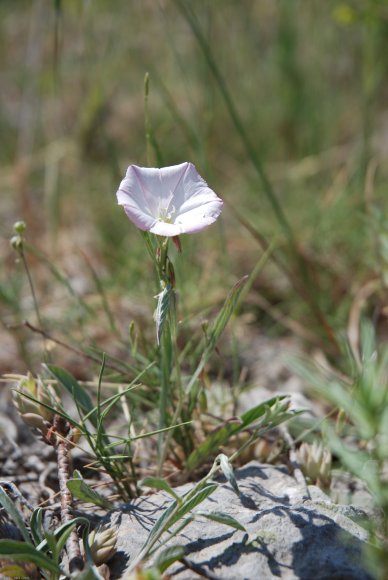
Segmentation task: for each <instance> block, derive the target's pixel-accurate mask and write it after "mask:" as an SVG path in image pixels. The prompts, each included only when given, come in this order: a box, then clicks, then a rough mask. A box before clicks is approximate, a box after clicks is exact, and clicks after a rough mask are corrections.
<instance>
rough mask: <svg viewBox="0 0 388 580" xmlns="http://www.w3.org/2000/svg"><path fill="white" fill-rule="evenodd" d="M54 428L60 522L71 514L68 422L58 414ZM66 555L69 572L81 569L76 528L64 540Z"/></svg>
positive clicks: (82, 563)
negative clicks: (59, 495) (59, 496)
mask: <svg viewBox="0 0 388 580" xmlns="http://www.w3.org/2000/svg"><path fill="white" fill-rule="evenodd" d="M54 428H55V432H56V442H55V448H56V451H57V463H58V479H59V490H60V494H61V521H62V524H65V523H67V522H69V521H70V520H71V519H72V516H71V504H72V496H71V493H70V491H69V489H68V487H67V482H68V480H69V478H70V454H69V451H70V448H71V443H70V441H69V440H68V439H67V435H68V433H69V428H70V426H69V424H68V423H67V421H65V420H64V419H63V418H62V417H60V416H59V415H55V417H54ZM66 551H67V557H68V559H69V570H70V572H76V571H78V570H82V569H83V567H84V561H83V558H82V556H81V548H80V543H79V538H78V533H77V530H75V529H74V530H73V531H72V532H71V534H70V536H69V539H68V540H67V542H66Z"/></svg>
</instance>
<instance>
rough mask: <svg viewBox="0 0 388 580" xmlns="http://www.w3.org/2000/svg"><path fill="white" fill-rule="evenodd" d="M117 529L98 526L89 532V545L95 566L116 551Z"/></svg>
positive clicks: (102, 562) (105, 560)
mask: <svg viewBox="0 0 388 580" xmlns="http://www.w3.org/2000/svg"><path fill="white" fill-rule="evenodd" d="M116 540H117V529H116V528H107V527H100V528H96V529H95V530H92V531H91V532H90V534H89V546H90V550H91V552H92V557H93V562H94V563H95V564H96V566H100V565H101V564H104V563H105V562H107V561H108V560H110V558H112V556H113V555H114V554H115V553H116Z"/></svg>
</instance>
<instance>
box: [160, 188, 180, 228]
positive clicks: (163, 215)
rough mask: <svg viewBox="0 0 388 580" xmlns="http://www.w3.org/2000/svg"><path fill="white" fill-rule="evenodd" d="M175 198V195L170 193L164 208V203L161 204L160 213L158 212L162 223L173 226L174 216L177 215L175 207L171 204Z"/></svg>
mask: <svg viewBox="0 0 388 580" xmlns="http://www.w3.org/2000/svg"><path fill="white" fill-rule="evenodd" d="M172 198H173V193H172V192H171V193H170V197H169V198H168V199H167V200H166V201H165V203H164V204H163V206H162V203H159V211H158V220H159V221H160V222H165V223H167V224H171V223H172V222H173V220H174V215H175V213H176V209H175V206H174V205H173V204H171V201H172Z"/></svg>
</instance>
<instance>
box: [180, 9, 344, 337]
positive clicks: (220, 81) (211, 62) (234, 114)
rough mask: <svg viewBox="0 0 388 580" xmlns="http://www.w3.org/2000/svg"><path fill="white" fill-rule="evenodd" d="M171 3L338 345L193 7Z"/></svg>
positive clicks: (316, 310)
mask: <svg viewBox="0 0 388 580" xmlns="http://www.w3.org/2000/svg"><path fill="white" fill-rule="evenodd" d="M174 2H175V4H176V5H177V7H178V9H179V10H180V12H181V14H182V15H183V17H184V19H185V20H186V22H187V23H188V25H189V27H190V29H191V30H192V32H193V34H194V36H195V38H196V40H197V42H198V45H199V46H200V48H201V50H202V52H203V54H204V57H205V59H206V62H207V64H208V66H209V68H210V70H211V72H212V74H213V77H214V79H215V81H216V82H217V85H218V88H219V90H220V93H221V95H222V97H223V100H224V103H225V105H226V108H227V110H228V113H229V116H230V118H231V119H232V121H233V124H234V126H235V129H236V131H237V133H238V134H239V136H240V138H241V141H242V143H243V144H244V147H245V150H246V152H247V155H248V157H249V158H250V160H251V162H252V164H253V166H254V168H255V170H256V172H257V174H258V177H259V179H260V181H261V184H262V187H263V192H264V194H265V196H266V197H267V200H268V202H269V203H270V206H271V207H272V210H273V212H274V215H275V217H276V219H277V221H278V223H279V225H280V227H281V229H282V230H283V232H284V234H285V236H286V238H287V240H288V242H289V244H290V248H291V249H292V253H293V255H294V258H295V260H296V263H297V267H298V270H299V274H300V276H301V279H302V280H303V283H304V286H305V289H306V293H307V294H308V304H309V306H310V308H311V311H312V313H313V315H314V316H315V318H316V319H317V321H318V322H319V323H320V324H321V325H322V328H323V330H324V332H325V334H326V336H327V338H328V339H329V341H330V342H331V343H332V344H334V345H335V346H336V347H337V348H338V343H337V340H336V338H335V335H334V332H333V330H332V328H331V326H330V325H329V323H328V321H327V319H326V317H325V315H324V313H323V312H322V310H321V308H320V305H319V303H318V300H317V298H316V288H315V286H314V284H313V281H312V280H311V276H310V273H309V270H308V267H307V265H306V263H305V260H304V258H303V256H302V255H301V253H300V251H299V249H298V244H297V240H296V237H295V234H294V231H293V229H292V227H291V225H290V222H289V221H288V219H287V217H286V215H285V213H284V211H283V209H282V206H281V204H280V203H279V200H278V198H277V195H276V193H275V191H274V189H273V187H272V184H271V182H270V180H269V178H268V176H267V174H266V172H265V170H264V167H263V163H262V161H261V159H260V157H259V155H258V153H257V150H256V148H255V146H254V145H253V143H252V141H251V139H250V137H249V135H248V132H247V130H246V128H245V126H244V123H243V122H242V120H241V118H240V115H239V113H238V111H237V107H236V106H235V104H234V100H233V98H232V96H231V94H230V92H229V89H228V87H227V84H226V82H225V79H224V77H223V75H222V73H221V71H220V69H219V67H218V65H217V63H216V60H215V58H214V56H213V53H212V50H211V48H210V46H209V43H208V42H207V40H206V38H205V36H204V34H203V33H202V30H201V27H200V25H199V22H198V20H197V18H196V16H195V14H194V11H193V9H192V6H191V5H189V4H188V3H187V2H185V1H184V0H174Z"/></svg>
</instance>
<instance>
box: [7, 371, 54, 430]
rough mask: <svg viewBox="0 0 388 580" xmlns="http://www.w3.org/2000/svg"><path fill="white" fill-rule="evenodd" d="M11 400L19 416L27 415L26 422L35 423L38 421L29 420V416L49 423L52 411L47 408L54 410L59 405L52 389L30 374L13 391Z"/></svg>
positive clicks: (52, 416)
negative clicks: (34, 416) (35, 416)
mask: <svg viewBox="0 0 388 580" xmlns="http://www.w3.org/2000/svg"><path fill="white" fill-rule="evenodd" d="M29 397H31V398H29ZM32 399H33V400H32ZM13 400H14V404H15V406H16V407H17V409H18V411H19V413H20V414H21V416H22V417H23V415H27V420H29V421H32V422H35V423H38V421H37V419H36V418H31V417H30V415H31V414H32V415H38V416H39V417H41V418H42V420H44V421H48V422H51V421H52V420H53V418H54V410H53V409H49V408H48V406H49V407H54V408H55V407H57V406H59V404H60V401H59V399H58V397H57V395H56V393H55V391H54V389H53V387H52V386H51V385H45V384H44V383H43V382H42V380H41V379H40V378H37V379H35V378H34V377H33V376H32V375H31V374H30V373H29V374H28V375H27V377H23V378H22V379H21V381H19V383H18V390H17V391H13ZM40 403H43V405H42V404H40ZM46 405H47V406H46ZM34 426H35V425H34Z"/></svg>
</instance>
